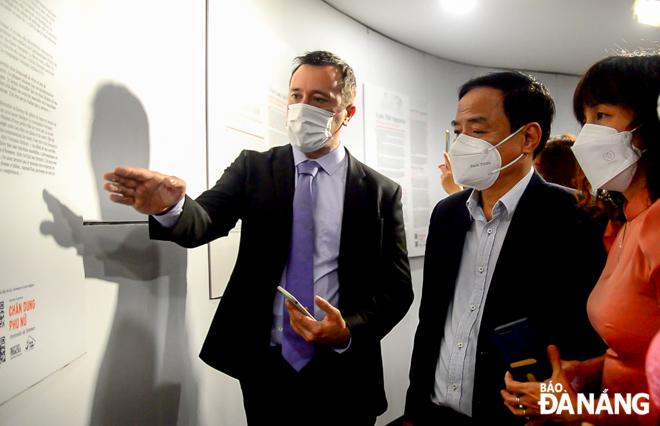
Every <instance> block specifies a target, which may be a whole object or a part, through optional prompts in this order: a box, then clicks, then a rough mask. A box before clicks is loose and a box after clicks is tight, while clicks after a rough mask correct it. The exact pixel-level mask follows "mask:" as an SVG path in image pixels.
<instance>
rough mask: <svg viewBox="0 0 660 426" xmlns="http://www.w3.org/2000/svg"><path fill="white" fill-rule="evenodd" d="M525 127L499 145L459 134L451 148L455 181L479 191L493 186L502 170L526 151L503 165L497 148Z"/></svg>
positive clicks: (450, 155)
mask: <svg viewBox="0 0 660 426" xmlns="http://www.w3.org/2000/svg"><path fill="white" fill-rule="evenodd" d="M524 127H525V126H522V127H521V128H520V129H518V130H516V131H515V132H513V133H511V134H510V135H509V136H507V137H506V138H505V139H504V140H503V141H501V142H500V143H498V144H497V145H491V144H490V143H489V142H487V141H485V140H483V139H479V138H474V137H472V136H468V135H466V134H464V133H461V134H460V135H458V137H457V138H456V140H454V143H453V144H452V146H451V148H450V149H449V158H450V159H451V172H452V175H453V176H454V182H456V184H458V185H461V186H467V187H470V188H474V189H477V190H479V191H483V190H484V189H488V188H490V187H491V186H493V184H494V183H495V181H496V180H497V178H498V177H499V176H500V171H501V170H504V169H506V168H507V167H509V166H511V165H512V164H514V163H515V162H516V161H518V160H520V159H521V158H522V157H523V155H524V153H522V154H520V155H519V156H518V158H516V159H515V160H513V161H512V162H510V163H509V164H507V165H506V166H504V167H502V157H501V156H500V153H499V151H498V150H497V149H496V148H497V147H498V146H500V145H502V144H503V143H504V142H506V141H508V140H509V139H511V138H512V137H513V136H515V135H516V134H517V133H518V132H520V131H521V130H522V129H523V128H524Z"/></svg>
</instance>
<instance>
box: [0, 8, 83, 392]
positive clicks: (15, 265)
mask: <svg viewBox="0 0 660 426" xmlns="http://www.w3.org/2000/svg"><path fill="white" fill-rule="evenodd" d="M78 29H79V4H78V3H77V2H75V1H66V2H65V1H63V0H58V1H56V0H0V199H2V209H0V223H2V228H1V230H0V241H2V245H1V246H0V259H2V261H1V262H2V263H0V265H1V269H2V273H0V383H2V386H0V404H1V403H3V402H5V401H7V400H8V399H10V398H11V397H12V396H14V395H16V394H17V393H19V392H21V391H23V390H25V389H26V388H28V387H30V386H32V385H33V384H35V383H37V382H38V381H40V380H42V379H44V378H45V377H46V376H48V375H49V374H51V373H52V372H54V371H56V370H57V369H59V368H61V367H63V366H65V365H66V364H68V363H69V362H71V361H72V360H73V359H75V358H77V357H78V356H80V355H82V354H83V353H84V351H85V342H84V339H85V336H84V333H85V311H84V306H85V301H84V287H83V280H84V272H83V265H82V258H81V254H82V253H81V251H82V218H81V216H80V213H79V212H80V209H79V206H78V203H79V198H80V194H79V191H78V190H77V186H78V182H80V176H81V173H79V171H80V169H81V167H84V165H85V164H87V162H86V160H85V150H84V147H83V143H82V138H81V135H80V129H81V125H80V116H81V114H80V104H79V102H80V96H79V88H78V84H79V82H80V62H79V60H78V56H77V55H78V52H79V47H78V45H77V43H78V40H79V38H80V37H79V32H78ZM85 170H86V169H85ZM82 175H84V176H87V173H83V174H82Z"/></svg>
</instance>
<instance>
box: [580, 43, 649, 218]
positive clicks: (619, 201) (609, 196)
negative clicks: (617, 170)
mask: <svg viewBox="0 0 660 426" xmlns="http://www.w3.org/2000/svg"><path fill="white" fill-rule="evenodd" d="M659 96H660V52H656V53H632V54H625V55H618V56H610V57H607V58H605V59H603V60H601V61H599V62H597V63H596V64H594V65H593V66H592V67H591V68H590V69H589V71H587V73H586V74H585V75H584V77H582V79H581V80H580V82H579V83H578V86H577V89H576V90H575V95H574V96H573V113H574V114H575V118H577V120H578V121H579V122H580V123H582V124H584V123H585V121H586V118H585V115H584V114H585V113H584V109H585V107H594V106H596V105H599V104H610V105H616V106H619V107H623V108H626V109H627V110H629V111H630V112H631V113H632V115H633V117H634V118H633V121H632V123H630V128H635V127H637V126H640V125H641V127H640V128H639V129H638V130H636V131H635V135H636V136H637V137H638V138H639V140H640V142H641V146H640V148H641V149H642V150H643V151H644V154H643V155H642V157H641V158H640V160H639V162H638V167H644V168H645V170H646V181H647V183H646V187H647V188H648V190H649V193H650V197H651V201H653V202H655V201H656V200H658V199H659V198H660V119H659V118H658V97H659ZM584 195H585V198H588V197H590V194H587V193H585V194H584ZM623 201H625V199H624V198H623V195H622V194H620V193H617V192H609V191H598V195H597V202H598V203H601V204H602V205H603V206H606V205H608V204H609V205H610V206H613V207H614V208H613V209H612V208H610V209H609V210H610V213H611V214H614V212H615V211H617V210H619V211H620V210H621V207H622V206H623Z"/></svg>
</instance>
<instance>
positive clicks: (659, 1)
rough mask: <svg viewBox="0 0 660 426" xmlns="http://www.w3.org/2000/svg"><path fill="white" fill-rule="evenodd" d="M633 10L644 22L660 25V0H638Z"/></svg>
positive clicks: (640, 20)
mask: <svg viewBox="0 0 660 426" xmlns="http://www.w3.org/2000/svg"><path fill="white" fill-rule="evenodd" d="M633 10H634V11H635V12H634V13H633V16H637V20H638V21H639V22H641V23H642V24H646V25H653V26H654V27H659V26H660V0H636V1H635V6H633Z"/></svg>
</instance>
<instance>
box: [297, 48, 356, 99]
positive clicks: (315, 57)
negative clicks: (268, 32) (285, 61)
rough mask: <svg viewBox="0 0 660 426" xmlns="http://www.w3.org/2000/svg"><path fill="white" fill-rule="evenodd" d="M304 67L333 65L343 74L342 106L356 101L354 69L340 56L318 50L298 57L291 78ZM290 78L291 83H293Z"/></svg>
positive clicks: (341, 82) (341, 83)
mask: <svg viewBox="0 0 660 426" xmlns="http://www.w3.org/2000/svg"><path fill="white" fill-rule="evenodd" d="M303 65H315V66H327V65H332V66H334V67H336V68H337V69H338V70H339V72H340V73H341V81H340V82H339V84H340V85H341V99H342V106H346V105H348V104H349V103H352V102H353V101H354V100H355V92H356V90H357V84H356V82H355V74H354V73H353V68H351V67H350V65H348V64H347V63H346V62H344V61H343V60H342V59H341V58H340V57H339V56H337V55H335V54H334V53H330V52H326V51H324V50H316V51H314V52H307V53H305V54H304V55H302V56H298V57H297V58H295V59H294V60H293V71H291V77H293V74H295V73H296V71H298V68H300V67H301V66H303ZM291 77H290V78H289V82H290V81H291Z"/></svg>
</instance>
